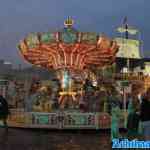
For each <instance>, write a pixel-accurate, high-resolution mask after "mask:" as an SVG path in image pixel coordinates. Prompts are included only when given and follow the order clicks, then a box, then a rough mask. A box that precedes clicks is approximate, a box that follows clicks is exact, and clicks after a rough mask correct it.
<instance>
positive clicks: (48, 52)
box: [8, 18, 124, 129]
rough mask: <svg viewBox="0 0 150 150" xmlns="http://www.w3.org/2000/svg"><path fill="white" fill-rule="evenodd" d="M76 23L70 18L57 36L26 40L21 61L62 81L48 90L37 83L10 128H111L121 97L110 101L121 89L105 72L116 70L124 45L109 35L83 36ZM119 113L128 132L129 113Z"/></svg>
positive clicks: (41, 35)
mask: <svg viewBox="0 0 150 150" xmlns="http://www.w3.org/2000/svg"><path fill="white" fill-rule="evenodd" d="M73 23H74V21H73V20H72V19H71V18H68V19H67V20H66V21H65V22H64V25H65V27H64V28H63V29H60V30H58V31H57V32H45V33H30V34H29V35H28V36H27V37H25V38H24V39H23V40H21V41H20V43H19V45H18V48H19V50H20V54H21V56H22V57H23V58H24V59H25V60H26V61H28V62H30V63H31V64H33V65H35V66H38V67H41V68H43V69H47V70H53V71H55V72H56V78H55V79H54V80H53V81H51V84H49V85H43V84H42V82H41V81H40V80H37V79H34V80H33V81H32V83H31V84H30V85H31V86H30V88H29V90H28V91H27V94H25V95H24V97H25V100H24V105H22V106H21V107H18V108H13V109H11V115H10V116H9V119H8V124H9V126H12V127H24V128H51V129H106V128H110V126H111V112H109V110H110V108H109V107H110V106H111V102H114V106H116V105H117V103H116V102H115V99H117V97H114V99H113V100H108V99H109V98H110V97H113V96H114V95H115V94H116V92H117V89H116V90H114V89H115V86H116V83H115V80H114V79H113V78H112V79H111V78H110V76H105V78H103V77H104V74H105V70H107V68H112V66H113V65H114V62H115V58H116V53H117V51H118V45H117V43H116V41H114V40H112V39H110V38H108V37H106V36H105V35H102V34H98V33H95V32H80V31H78V30H76V29H75V28H73ZM112 70H113V69H112ZM102 75H103V77H102ZM108 81H109V82H110V84H109V83H108ZM112 91H113V92H112ZM24 93H25V92H24ZM112 93H113V94H114V95H112ZM116 95H117V94H116ZM118 102H119V101H118ZM117 113H118V114H119V116H120V117H119V118H120V119H119V120H120V127H123V126H124V115H122V114H123V113H124V110H123V111H122V110H119V112H117Z"/></svg>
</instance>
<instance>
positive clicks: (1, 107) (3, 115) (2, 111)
mask: <svg viewBox="0 0 150 150" xmlns="http://www.w3.org/2000/svg"><path fill="white" fill-rule="evenodd" d="M8 114H9V110H8V103H7V101H6V99H5V98H4V97H3V96H2V95H1V94H0V120H2V121H3V124H4V126H5V127H6V128H7V118H8Z"/></svg>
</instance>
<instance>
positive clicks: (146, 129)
mask: <svg viewBox="0 0 150 150" xmlns="http://www.w3.org/2000/svg"><path fill="white" fill-rule="evenodd" d="M140 119H141V121H142V126H143V134H144V138H145V140H150V88H149V89H148V90H147V92H146V95H145V97H144V98H143V99H142V103H141V108H140Z"/></svg>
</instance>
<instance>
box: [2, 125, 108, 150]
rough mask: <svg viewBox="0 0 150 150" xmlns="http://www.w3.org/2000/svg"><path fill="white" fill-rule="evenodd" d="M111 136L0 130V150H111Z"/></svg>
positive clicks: (93, 133)
mask: <svg viewBox="0 0 150 150" xmlns="http://www.w3.org/2000/svg"><path fill="white" fill-rule="evenodd" d="M110 146H111V145H110V134H109V133H108V132H104V131H98V132H85V131H84V132H83V131H76V132H74V133H73V132H71V131H69V132H65V131H63V132H62V131H48V130H31V129H30V130H29V129H9V130H8V132H5V130H4V129H2V128H0V150H110V149H111V147H110Z"/></svg>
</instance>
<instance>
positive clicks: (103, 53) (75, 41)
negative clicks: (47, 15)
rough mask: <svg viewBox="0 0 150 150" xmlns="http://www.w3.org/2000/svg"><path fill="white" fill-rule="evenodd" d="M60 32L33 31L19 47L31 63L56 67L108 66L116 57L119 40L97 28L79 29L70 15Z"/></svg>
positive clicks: (78, 68)
mask: <svg viewBox="0 0 150 150" xmlns="http://www.w3.org/2000/svg"><path fill="white" fill-rule="evenodd" d="M64 24H65V27H64V28H63V29H61V30H59V31H58V32H46V33H30V34H29V35H28V36H27V37H26V38H25V39H24V40H22V41H20V43H19V46H18V47H19V50H20V52H21V55H22V56H23V57H24V59H25V60H27V61H28V62H30V63H31V64H34V65H37V66H40V67H45V68H48V69H50V68H53V69H55V70H57V69H77V70H82V69H84V68H87V67H88V66H90V65H96V66H106V65H110V64H112V63H113V62H114V61H115V57H116V53H117V51H118V46H117V43H116V42H115V41H113V40H111V39H109V38H108V37H106V36H102V35H98V34H97V33H94V32H79V31H77V30H76V29H74V28H73V20H72V19H70V18H68V19H67V20H66V21H65V22H64Z"/></svg>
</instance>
